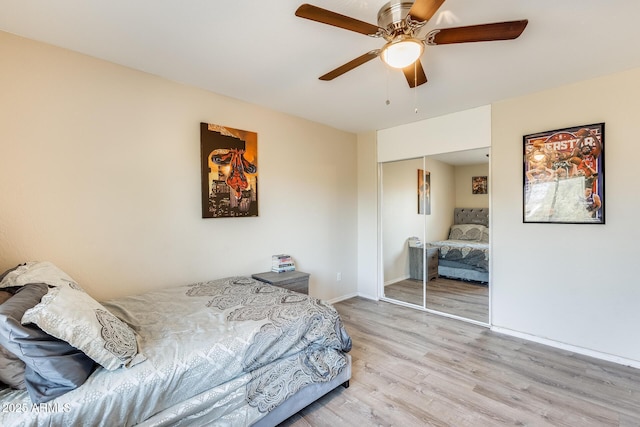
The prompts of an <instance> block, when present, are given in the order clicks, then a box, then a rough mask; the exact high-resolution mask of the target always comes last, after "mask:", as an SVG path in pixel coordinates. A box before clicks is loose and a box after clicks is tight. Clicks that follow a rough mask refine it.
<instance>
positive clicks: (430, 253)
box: [427, 248, 438, 280]
mask: <svg viewBox="0 0 640 427" xmlns="http://www.w3.org/2000/svg"><path fill="white" fill-rule="evenodd" d="M437 278H438V248H427V280H433V279H437Z"/></svg>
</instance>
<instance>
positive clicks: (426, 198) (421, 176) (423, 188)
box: [418, 169, 431, 215]
mask: <svg viewBox="0 0 640 427" xmlns="http://www.w3.org/2000/svg"><path fill="white" fill-rule="evenodd" d="M418 214H419V215H431V175H430V174H429V172H427V171H424V170H422V169H418Z"/></svg>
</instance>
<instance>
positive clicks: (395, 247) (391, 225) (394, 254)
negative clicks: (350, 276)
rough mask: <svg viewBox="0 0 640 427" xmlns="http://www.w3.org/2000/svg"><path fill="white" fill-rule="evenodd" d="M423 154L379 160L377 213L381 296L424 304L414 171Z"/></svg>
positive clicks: (421, 235) (421, 220)
mask: <svg viewBox="0 0 640 427" xmlns="http://www.w3.org/2000/svg"><path fill="white" fill-rule="evenodd" d="M420 171H424V158H417V159H408V160H400V161H395V162H387V163H381V164H380V183H381V192H380V201H381V204H380V217H381V228H382V230H381V236H382V267H383V281H384V297H385V298H389V299H391V300H394V301H399V302H402V303H405V304H411V305H416V306H419V307H424V303H425V289H424V288H425V286H424V269H422V265H424V263H423V259H422V258H423V251H422V248H421V242H422V241H423V240H424V215H422V214H420V213H419V209H421V208H424V198H423V203H422V204H421V205H419V202H418V199H419V189H418V183H419V178H418V174H419V173H420Z"/></svg>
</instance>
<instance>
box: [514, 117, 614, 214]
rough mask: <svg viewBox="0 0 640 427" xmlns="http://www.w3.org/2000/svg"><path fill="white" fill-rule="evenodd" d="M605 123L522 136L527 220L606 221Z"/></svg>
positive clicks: (524, 198) (524, 208) (524, 211)
mask: <svg viewBox="0 0 640 427" xmlns="http://www.w3.org/2000/svg"><path fill="white" fill-rule="evenodd" d="M604 149H605V144H604V123H596V124H592V125H584V126H574V127H570V128H566V129H558V130H552V131H546V132H540V133H536V134H532V135H525V136H524V137H523V153H524V173H523V180H524V192H523V195H524V197H523V222H525V223H564V224H604V223H605V222H604V218H605V217H604V212H605V198H604V151H605V150H604Z"/></svg>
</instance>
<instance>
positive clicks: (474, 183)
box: [471, 176, 487, 194]
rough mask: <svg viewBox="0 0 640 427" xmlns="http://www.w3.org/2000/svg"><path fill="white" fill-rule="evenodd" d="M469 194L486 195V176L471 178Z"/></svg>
mask: <svg viewBox="0 0 640 427" xmlns="http://www.w3.org/2000/svg"><path fill="white" fill-rule="evenodd" d="M471 192H472V193H473V194H487V177H486V176H474V177H472V178H471Z"/></svg>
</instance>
